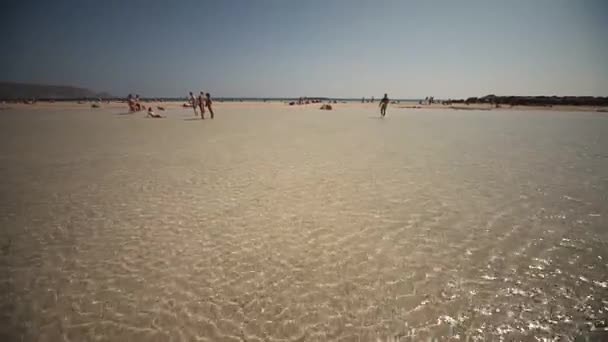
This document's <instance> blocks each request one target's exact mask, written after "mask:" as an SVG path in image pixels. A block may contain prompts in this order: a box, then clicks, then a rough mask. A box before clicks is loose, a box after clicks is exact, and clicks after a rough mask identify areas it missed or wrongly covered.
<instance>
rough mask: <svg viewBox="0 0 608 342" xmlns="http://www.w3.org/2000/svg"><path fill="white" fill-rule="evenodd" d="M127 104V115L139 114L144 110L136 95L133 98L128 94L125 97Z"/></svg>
mask: <svg viewBox="0 0 608 342" xmlns="http://www.w3.org/2000/svg"><path fill="white" fill-rule="evenodd" d="M127 103H128V104H129V113H133V112H139V111H140V110H144V109H145V107H144V106H142V104H141V103H140V102H139V95H138V94H135V97H133V94H129V96H128V97H127Z"/></svg>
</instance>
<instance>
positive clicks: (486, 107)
mask: <svg viewBox="0 0 608 342" xmlns="http://www.w3.org/2000/svg"><path fill="white" fill-rule="evenodd" d="M289 102H290V101H288V100H269V101H222V100H216V101H214V106H216V107H218V108H222V107H224V108H263V107H268V108H275V107H289V108H310V107H319V108H320V107H321V104H323V103H331V104H332V105H333V106H334V108H370V109H371V110H376V109H377V108H378V103H377V101H376V102H374V103H361V102H360V101H339V100H336V102H337V103H334V100H328V101H323V102H321V103H310V104H302V105H297V104H295V105H289ZM141 103H142V106H144V107H152V108H153V109H155V110H156V109H157V107H158V106H162V107H164V108H165V109H166V110H170V109H181V108H185V107H184V106H183V105H184V103H186V101H185V100H184V101H148V100H145V101H142V102H141ZM93 104H95V105H98V106H99V107H96V108H92V106H93ZM127 107H128V106H127V103H126V102H121V101H101V102H98V101H55V102H50V101H37V102H36V103H34V104H24V103H15V102H4V103H1V104H0V110H7V109H15V110H36V109H42V110H44V109H53V110H61V109H97V110H102V109H125V110H127ZM186 108H187V107H186ZM388 108H389V111H390V110H391V109H412V110H423V111H424V110H455V111H463V110H464V111H466V110H474V111H549V112H598V113H608V106H576V105H553V106H538V105H515V106H508V105H500V106H498V107H496V106H495V105H493V104H485V103H474V104H468V105H467V104H461V103H457V104H451V105H446V104H440V103H434V104H430V105H429V104H419V102H418V101H399V102H398V103H395V102H393V103H391V104H389V107H388ZM378 110H379V109H378Z"/></svg>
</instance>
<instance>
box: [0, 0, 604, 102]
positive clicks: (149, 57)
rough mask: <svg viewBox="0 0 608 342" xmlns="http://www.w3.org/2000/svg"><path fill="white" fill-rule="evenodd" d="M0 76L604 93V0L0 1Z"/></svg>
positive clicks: (101, 86)
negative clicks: (0, 2)
mask: <svg viewBox="0 0 608 342" xmlns="http://www.w3.org/2000/svg"><path fill="white" fill-rule="evenodd" d="M0 32H2V53H0V80H8V81H21V82H37V83H47V84H66V85H76V86H83V87H88V88H91V89H93V90H98V91H108V92H110V93H112V94H115V95H125V94H127V93H130V92H133V93H139V94H141V95H143V96H182V95H184V94H185V92H186V91H187V90H190V89H191V90H200V89H203V90H207V91H209V92H211V93H212V94H213V95H214V96H244V97H289V96H300V95H302V96H331V97H361V96H371V95H375V96H376V97H377V96H380V95H381V94H383V93H385V92H388V93H389V95H390V96H391V97H393V98H419V97H425V96H427V95H434V96H435V97H438V98H440V97H442V98H448V97H452V98H458V97H467V96H477V95H486V94H489V93H495V94H499V95H541V94H544V95H596V96H608V1H606V0H510V1H501V0H496V1H492V0H478V1H469V0H458V1H452V0H446V1H435V0H429V1H405V0H403V1H380V0H378V1H359V0H350V1H347V0H344V1H332V0H318V1H317V0H313V1H299V0H274V1H272V0H218V1H154V0H150V1H129V0H126V1H116V0H103V1H101V0H100V1H88V0H84V1H83V0H81V1H65V0H52V1H51V0H44V1H27V0H23V1H3V2H2V4H1V5H0Z"/></svg>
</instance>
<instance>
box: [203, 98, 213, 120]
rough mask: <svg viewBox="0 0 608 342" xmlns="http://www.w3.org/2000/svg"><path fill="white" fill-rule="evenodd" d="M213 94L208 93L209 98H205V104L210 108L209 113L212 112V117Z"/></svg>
mask: <svg viewBox="0 0 608 342" xmlns="http://www.w3.org/2000/svg"><path fill="white" fill-rule="evenodd" d="M211 103H212V101H211V94H209V93H207V99H206V100H205V106H207V109H209V114H211V118H212V119H213V109H212V108H211Z"/></svg>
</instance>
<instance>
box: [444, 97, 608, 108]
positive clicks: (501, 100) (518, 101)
mask: <svg viewBox="0 0 608 342" xmlns="http://www.w3.org/2000/svg"><path fill="white" fill-rule="evenodd" d="M451 102H452V103H464V104H476V103H485V104H491V105H506V106H558V105H570V106H608V97H595V96H496V95H486V96H483V97H469V98H467V99H466V100H464V99H460V100H451Z"/></svg>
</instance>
